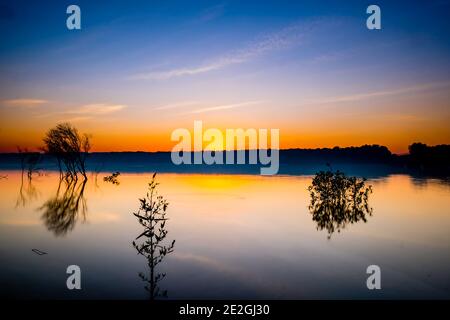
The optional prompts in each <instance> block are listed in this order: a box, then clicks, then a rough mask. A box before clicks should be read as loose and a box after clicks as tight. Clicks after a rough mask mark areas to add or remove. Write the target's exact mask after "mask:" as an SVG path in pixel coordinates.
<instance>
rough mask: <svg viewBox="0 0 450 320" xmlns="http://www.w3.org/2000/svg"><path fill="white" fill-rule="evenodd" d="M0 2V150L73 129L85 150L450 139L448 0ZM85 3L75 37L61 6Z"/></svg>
mask: <svg viewBox="0 0 450 320" xmlns="http://www.w3.org/2000/svg"><path fill="white" fill-rule="evenodd" d="M393 2H394V1H376V2H373V3H374V4H378V5H379V6H380V7H381V13H382V29H381V30H368V29H367V28H366V19H367V17H368V15H367V14H366V8H367V6H368V5H369V4H372V2H366V1H339V2H338V1H324V2H323V3H322V2H319V1H292V0H290V1H262V0H259V1H219V2H214V1H169V0H161V1H95V3H94V2H93V1H33V2H32V3H31V2H30V1H14V2H11V3H9V2H8V3H6V2H4V1H2V0H0V39H1V45H0V152H10V151H15V150H16V146H21V147H28V148H29V149H34V148H37V147H39V146H40V145H41V144H42V142H41V141H42V137H43V135H44V134H45V132H46V130H48V129H49V128H50V127H52V126H54V125H55V124H57V123H58V122H63V121H69V122H71V123H72V124H73V125H75V126H76V127H77V128H79V130H80V131H82V132H87V133H90V134H92V143H93V151H136V150H142V151H158V150H160V151H162V150H171V148H172V146H174V145H175V144H176V143H175V142H172V141H170V134H171V132H172V131H173V130H175V129H177V128H188V129H190V130H192V128H193V121H194V120H202V121H203V123H204V127H205V128H210V127H215V128H219V129H222V130H225V129H226V128H244V129H246V128H256V129H259V128H267V129H271V128H277V129H280V146H281V148H316V147H333V146H336V145H339V146H351V145H362V144H381V145H386V146H387V147H388V148H389V149H391V151H393V152H397V153H402V152H406V151H407V147H408V145H409V144H411V143H412V142H416V141H421V142H424V143H427V144H431V145H434V144H443V143H446V144H448V143H450V126H449V124H450V41H449V39H450V18H449V15H450V13H449V12H450V2H449V1H446V0H435V1H395V3H393ZM70 4H77V5H79V6H80V8H81V24H82V29H81V30H68V29H67V28H66V18H67V16H68V15H67V14H66V8H67V6H68V5H70Z"/></svg>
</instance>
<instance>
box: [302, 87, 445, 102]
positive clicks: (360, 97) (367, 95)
mask: <svg viewBox="0 0 450 320" xmlns="http://www.w3.org/2000/svg"><path fill="white" fill-rule="evenodd" d="M448 86H450V82H433V83H427V84H421V85H417V86H411V87H406V88H399V89H395V90H386V91H376V92H367V93H360V94H354V95H348V96H338V97H331V98H325V99H316V100H310V101H308V102H307V103H308V104H332V103H341V102H354V101H361V100H366V99H370V98H377V97H385V96H392V95H398V94H404V93H413V92H420V91H426V90H431V89H438V88H445V87H448Z"/></svg>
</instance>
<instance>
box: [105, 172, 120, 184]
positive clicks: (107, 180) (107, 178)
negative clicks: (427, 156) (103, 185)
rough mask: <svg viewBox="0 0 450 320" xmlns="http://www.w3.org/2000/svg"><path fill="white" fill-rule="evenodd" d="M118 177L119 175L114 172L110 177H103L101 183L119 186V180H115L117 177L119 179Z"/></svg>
mask: <svg viewBox="0 0 450 320" xmlns="http://www.w3.org/2000/svg"><path fill="white" fill-rule="evenodd" d="M119 175H120V172H114V173H112V174H111V175H110V176H106V177H104V178H103V181H105V182H111V183H112V184H115V185H119V184H120V182H119V179H117V177H119Z"/></svg>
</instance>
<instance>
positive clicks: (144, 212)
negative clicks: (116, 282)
mask: <svg viewBox="0 0 450 320" xmlns="http://www.w3.org/2000/svg"><path fill="white" fill-rule="evenodd" d="M157 186H158V183H157V182H156V173H155V174H153V177H152V180H151V181H150V183H149V184H148V191H147V194H146V197H145V198H141V199H139V202H140V208H139V210H138V212H136V213H133V215H134V216H135V217H136V218H138V221H139V223H140V224H141V226H142V227H144V232H142V233H141V234H140V235H139V236H138V237H137V238H136V239H135V241H133V247H134V248H135V249H136V250H137V252H138V254H140V255H142V256H144V257H145V258H146V259H147V262H148V267H149V269H150V275H149V276H146V275H145V274H144V273H142V272H141V273H139V277H140V278H141V279H142V280H143V281H145V282H146V283H147V284H146V286H145V289H146V290H147V291H149V292H150V299H152V300H153V299H155V298H157V297H167V291H166V290H164V291H161V290H160V289H159V287H158V283H159V282H160V281H161V280H162V279H164V277H165V276H166V274H165V273H158V272H156V270H155V268H156V266H157V265H158V264H160V263H161V262H162V261H163V259H164V258H165V256H166V255H168V254H169V253H171V252H173V250H174V246H175V240H173V241H172V242H171V243H170V244H168V245H165V244H163V243H164V242H165V239H166V237H167V233H168V231H167V230H166V221H167V220H168V218H166V210H167V207H168V205H169V203H168V202H167V200H166V199H164V198H163V196H160V195H158V192H157V190H156V188H157Z"/></svg>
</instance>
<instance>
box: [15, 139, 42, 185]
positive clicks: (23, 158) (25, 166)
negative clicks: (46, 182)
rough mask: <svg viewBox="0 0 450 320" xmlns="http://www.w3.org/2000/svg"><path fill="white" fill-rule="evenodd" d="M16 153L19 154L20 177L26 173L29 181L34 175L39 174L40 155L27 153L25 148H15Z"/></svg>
mask: <svg viewBox="0 0 450 320" xmlns="http://www.w3.org/2000/svg"><path fill="white" fill-rule="evenodd" d="M17 152H18V153H19V158H20V167H21V169H22V176H23V174H24V173H25V171H26V172H27V177H28V179H31V178H32V177H33V174H34V173H39V168H38V164H39V162H40V161H41V154H40V153H38V152H29V151H28V149H27V148H25V149H22V148H20V147H17Z"/></svg>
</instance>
